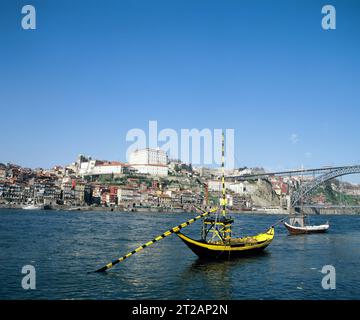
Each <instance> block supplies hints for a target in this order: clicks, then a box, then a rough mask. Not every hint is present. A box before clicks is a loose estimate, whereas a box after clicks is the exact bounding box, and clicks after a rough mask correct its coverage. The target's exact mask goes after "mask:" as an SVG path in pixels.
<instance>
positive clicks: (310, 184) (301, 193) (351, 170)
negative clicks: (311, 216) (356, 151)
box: [291, 165, 360, 208]
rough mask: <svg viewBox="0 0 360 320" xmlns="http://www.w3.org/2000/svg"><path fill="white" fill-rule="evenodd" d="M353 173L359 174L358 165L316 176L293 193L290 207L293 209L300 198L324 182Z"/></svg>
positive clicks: (359, 167)
mask: <svg viewBox="0 0 360 320" xmlns="http://www.w3.org/2000/svg"><path fill="white" fill-rule="evenodd" d="M355 173H360V165H356V166H348V167H342V168H336V169H335V170H331V171H329V172H327V173H325V174H322V175H320V176H318V177H317V178H315V179H314V180H312V181H310V182H308V183H305V184H304V185H302V186H300V188H299V189H297V190H296V191H295V192H293V193H292V195H291V207H292V208H293V207H294V206H295V205H296V204H297V203H298V202H299V201H300V200H301V198H302V197H304V196H306V195H307V194H309V193H310V192H312V191H313V190H314V189H316V188H317V187H318V186H320V185H321V184H323V183H324V182H326V181H329V180H332V179H334V178H337V177H340V176H345V175H348V174H355Z"/></svg>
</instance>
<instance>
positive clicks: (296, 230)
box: [284, 222, 329, 235]
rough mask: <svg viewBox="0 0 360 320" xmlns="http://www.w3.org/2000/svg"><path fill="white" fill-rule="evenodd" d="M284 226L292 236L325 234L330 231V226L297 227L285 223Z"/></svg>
mask: <svg viewBox="0 0 360 320" xmlns="http://www.w3.org/2000/svg"><path fill="white" fill-rule="evenodd" d="M284 226H285V227H286V229H287V230H288V231H289V233H290V234H292V235H296V234H308V233H324V232H326V231H327V230H328V229H329V224H323V225H319V226H304V227H296V226H292V225H291V224H288V223H286V222H284Z"/></svg>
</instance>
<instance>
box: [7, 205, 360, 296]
mask: <svg viewBox="0 0 360 320" xmlns="http://www.w3.org/2000/svg"><path fill="white" fill-rule="evenodd" d="M191 217H193V215H192V214H187V213H181V214H179V213H176V214H174V213H129V212H127V213H122V212H80V211H76V212H74V211H23V210H15V209H12V210H4V209H3V210H0V265H1V272H0V299H359V297H360V273H359V265H360V215H341V216H323V215H322V216H314V217H312V218H311V222H312V223H314V224H316V223H323V222H325V221H326V220H328V221H329V222H330V230H329V232H328V233H327V234H313V235H301V236H289V235H288V234H287V231H286V229H285V228H284V227H283V226H281V225H279V226H278V227H277V228H276V235H275V238H274V240H273V242H272V244H271V245H270V246H269V247H268V248H267V249H266V250H265V251H264V253H263V254H262V255H260V256H254V257H247V258H241V259H238V260H234V261H225V262H224V261H222V262H203V261H201V260H199V259H198V258H197V257H196V256H195V255H194V254H193V253H192V252H191V251H190V250H189V249H188V248H187V247H186V246H185V244H184V243H182V241H181V240H180V239H179V238H178V237H177V236H176V235H172V236H170V237H168V238H165V239H164V240H162V241H160V242H158V243H156V244H154V245H153V246H151V247H149V248H146V249H145V250H143V251H141V252H139V253H137V254H135V255H134V256H132V257H130V258H129V259H127V260H125V261H124V262H122V263H120V264H118V265H117V266H115V267H114V268H113V269H111V270H109V271H108V272H106V273H91V274H87V272H88V271H92V270H94V269H96V268H98V267H101V266H102V265H104V264H107V263H108V262H110V261H112V260H114V259H116V258H118V257H120V256H122V255H123V254H126V253H128V252H130V251H132V250H133V249H134V248H136V247H137V246H138V245H141V244H144V243H146V242H148V241H149V240H151V239H153V238H154V236H157V235H159V234H161V233H162V232H164V231H166V230H168V229H170V228H172V227H174V226H176V225H178V224H180V223H181V222H183V221H185V220H188V219H190V218H191ZM233 217H234V218H235V223H234V225H233V231H234V234H235V235H236V236H240V235H246V234H256V233H259V232H262V231H264V230H266V229H267V228H268V227H269V226H270V225H271V224H273V223H274V222H276V221H277V220H279V219H281V218H282V217H283V216H281V215H260V214H256V215H255V214H236V215H233ZM200 226H201V223H200V222H195V223H194V224H192V225H191V226H189V227H187V228H186V229H184V230H183V232H184V233H185V234H187V235H189V236H190V237H194V238H198V237H199V234H200ZM24 265H33V266H34V267H35V270H36V289H35V290H24V289H23V288H22V285H21V281H22V278H23V277H24V274H22V273H21V270H22V267H23V266H24ZM324 265H332V266H334V267H335V270H336V289H333V290H331V289H330V290H325V289H323V287H322V285H321V283H322V279H323V277H324V276H325V275H324V274H322V273H321V270H322V268H323V266H324Z"/></svg>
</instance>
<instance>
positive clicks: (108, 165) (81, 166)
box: [76, 156, 128, 176]
mask: <svg viewBox="0 0 360 320" xmlns="http://www.w3.org/2000/svg"><path fill="white" fill-rule="evenodd" d="M76 167H77V172H78V174H79V175H81V176H87V175H88V176H89V175H106V174H114V175H119V174H122V173H123V172H124V168H127V167H128V165H127V164H124V163H122V162H117V161H101V160H92V159H91V158H85V157H84V156H80V157H79V160H78V161H77V162H76Z"/></svg>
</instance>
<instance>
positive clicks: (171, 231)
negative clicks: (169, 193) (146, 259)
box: [89, 207, 217, 273]
mask: <svg viewBox="0 0 360 320" xmlns="http://www.w3.org/2000/svg"><path fill="white" fill-rule="evenodd" d="M196 208H197V209H198V210H200V211H202V212H203V213H202V214H200V215H198V216H196V217H194V218H192V219H190V220H188V221H186V222H184V223H182V224H179V225H178V226H176V227H174V228H172V229H170V230H168V231H166V232H164V233H163V234H161V235H159V236H158V237H155V238H154V239H152V240H151V241H149V242H147V243H145V244H143V245H142V246H140V247H137V248H136V249H135V250H133V251H131V252H129V253H128V254H126V255H124V256H122V257H121V258H119V259H117V260H114V261H113V262H110V263H108V264H107V265H105V266H103V267H101V268H100V269H97V270H95V271H92V272H104V271H106V270H108V269H110V268H112V267H113V266H115V265H116V264H118V263H119V262H121V261H124V260H125V259H127V258H129V257H131V256H132V255H133V254H135V253H137V252H139V251H141V250H143V249H145V248H146V247H149V246H151V245H152V244H154V243H155V242H158V241H160V240H162V239H164V238H166V237H168V236H170V235H172V234H173V233H176V232H179V231H180V230H181V229H182V228H185V227H187V226H188V225H190V224H192V223H193V222H195V221H196V220H199V219H201V218H203V217H205V216H207V215H208V214H210V213H213V212H216V211H217V208H213V209H211V210H209V211H204V210H203V209H201V208H198V207H196ZM92 272H89V273H92Z"/></svg>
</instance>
